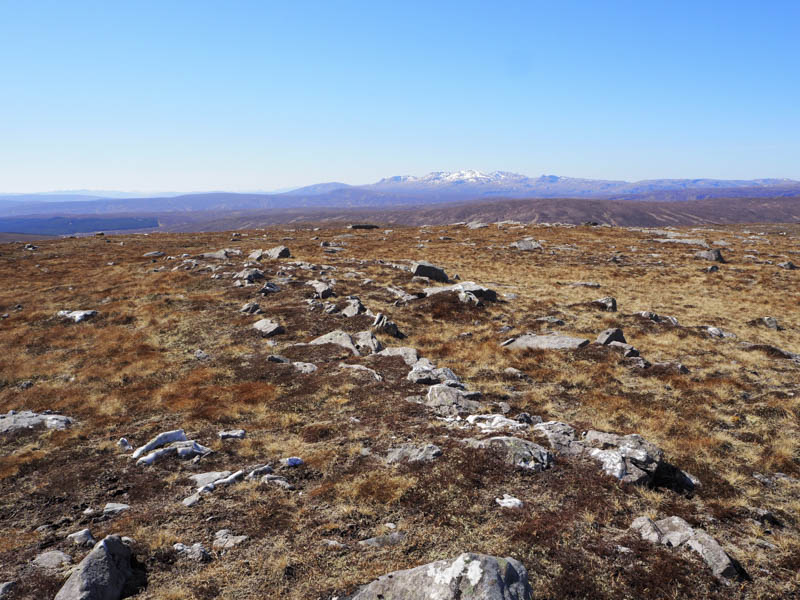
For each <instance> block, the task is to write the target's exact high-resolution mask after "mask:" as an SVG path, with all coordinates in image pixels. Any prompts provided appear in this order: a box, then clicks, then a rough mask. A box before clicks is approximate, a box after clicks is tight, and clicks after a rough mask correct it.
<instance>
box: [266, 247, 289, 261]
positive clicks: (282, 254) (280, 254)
mask: <svg viewBox="0 0 800 600" xmlns="http://www.w3.org/2000/svg"><path fill="white" fill-rule="evenodd" d="M265 254H266V255H267V257H269V258H271V259H273V260H275V259H278V258H291V256H292V253H291V252H290V251H289V248H287V247H286V246H275V247H274V248H270V249H269V250H267V251H266V252H265Z"/></svg>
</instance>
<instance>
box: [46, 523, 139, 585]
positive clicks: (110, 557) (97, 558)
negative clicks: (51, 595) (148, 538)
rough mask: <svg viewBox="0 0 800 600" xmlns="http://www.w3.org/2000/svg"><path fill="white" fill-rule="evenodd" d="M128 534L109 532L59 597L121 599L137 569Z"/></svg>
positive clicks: (69, 580) (73, 575) (67, 583)
mask: <svg viewBox="0 0 800 600" xmlns="http://www.w3.org/2000/svg"><path fill="white" fill-rule="evenodd" d="M126 540H127V538H121V537H120V536H118V535H109V536H107V537H106V538H104V539H103V540H101V541H100V542H98V543H97V544H95V546H94V548H93V549H92V551H91V552H90V553H89V554H88V555H87V556H86V558H84V559H83V560H82V561H81V562H80V564H78V566H77V568H76V569H75V570H74V571H73V572H72V575H70V577H69V579H67V581H66V583H65V584H64V586H63V587H62V588H61V589H60V590H59V592H58V593H57V594H56V597H55V600H119V599H120V598H121V597H122V593H123V590H124V589H125V586H126V584H127V583H128V582H129V580H131V579H133V577H134V571H133V566H132V564H131V558H132V552H131V549H130V547H129V545H128V543H126Z"/></svg>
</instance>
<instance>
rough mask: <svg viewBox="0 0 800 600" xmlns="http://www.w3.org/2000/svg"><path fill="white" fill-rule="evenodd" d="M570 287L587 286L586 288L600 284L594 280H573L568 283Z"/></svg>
mask: <svg viewBox="0 0 800 600" xmlns="http://www.w3.org/2000/svg"><path fill="white" fill-rule="evenodd" d="M569 285H570V287H587V288H599V287H600V284H599V283H597V282H596V281H573V282H572V283H570V284H569Z"/></svg>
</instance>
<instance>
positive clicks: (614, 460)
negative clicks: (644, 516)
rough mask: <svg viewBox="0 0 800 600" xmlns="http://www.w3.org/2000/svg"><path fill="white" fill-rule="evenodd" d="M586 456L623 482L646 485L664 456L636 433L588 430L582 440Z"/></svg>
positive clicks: (657, 448) (651, 479)
mask: <svg viewBox="0 0 800 600" xmlns="http://www.w3.org/2000/svg"><path fill="white" fill-rule="evenodd" d="M582 442H583V444H584V446H585V447H586V449H587V453H588V454H589V456H590V457H592V458H594V459H595V460H597V461H598V462H600V463H601V465H602V469H603V471H604V472H605V473H606V474H608V475H612V476H613V477H616V478H617V479H619V480H621V481H623V482H625V483H633V484H648V483H651V482H652V481H653V479H654V477H655V473H656V470H657V469H658V467H659V466H660V465H661V463H662V462H663V459H664V453H663V452H662V450H661V449H660V448H659V447H658V446H656V445H654V444H651V443H650V442H648V441H647V440H645V439H644V438H643V437H642V436H640V435H638V434H630V435H625V436H620V435H617V434H614V433H604V432H601V431H594V430H592V431H588V432H586V435H585V436H584V437H583V440H582Z"/></svg>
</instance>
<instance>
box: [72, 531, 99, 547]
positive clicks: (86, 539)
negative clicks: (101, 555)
mask: <svg viewBox="0 0 800 600" xmlns="http://www.w3.org/2000/svg"><path fill="white" fill-rule="evenodd" d="M67 539H68V540H70V541H71V542H72V543H73V544H75V545H76V546H94V544H95V539H94V537H93V536H92V532H91V531H89V530H88V529H81V530H80V531H76V532H75V533H70V534H69V535H68V536H67Z"/></svg>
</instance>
